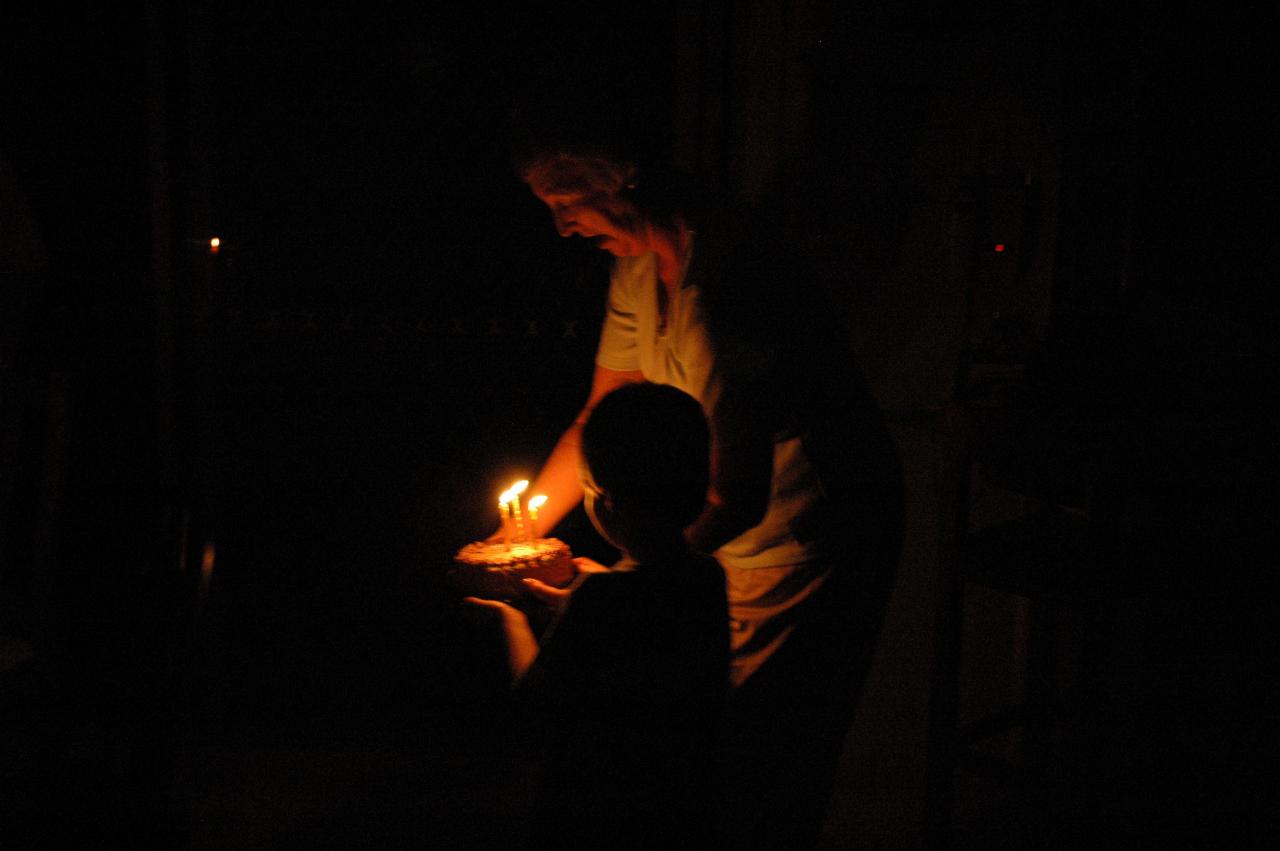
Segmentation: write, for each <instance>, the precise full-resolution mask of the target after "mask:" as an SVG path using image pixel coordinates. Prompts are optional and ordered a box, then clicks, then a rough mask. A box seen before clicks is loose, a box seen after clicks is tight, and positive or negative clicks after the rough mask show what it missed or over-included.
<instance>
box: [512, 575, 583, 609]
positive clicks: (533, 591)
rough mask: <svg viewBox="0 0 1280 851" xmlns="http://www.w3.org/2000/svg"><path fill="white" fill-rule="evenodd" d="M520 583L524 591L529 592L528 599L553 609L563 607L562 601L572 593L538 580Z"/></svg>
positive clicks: (524, 580) (526, 580)
mask: <svg viewBox="0 0 1280 851" xmlns="http://www.w3.org/2000/svg"><path fill="white" fill-rule="evenodd" d="M520 583H521V584H522V585H523V586H524V590H525V591H527V592H529V596H530V597H533V598H534V599H535V600H539V601H541V602H543V603H546V604H547V605H548V606H550V607H551V608H553V609H558V608H560V607H561V606H563V605H564V601H565V600H567V599H569V594H571V593H572V592H571V591H570V590H569V589H568V588H557V587H556V586H554V585H548V584H547V583H545V582H543V581H541V580H539V579H521V580H520Z"/></svg>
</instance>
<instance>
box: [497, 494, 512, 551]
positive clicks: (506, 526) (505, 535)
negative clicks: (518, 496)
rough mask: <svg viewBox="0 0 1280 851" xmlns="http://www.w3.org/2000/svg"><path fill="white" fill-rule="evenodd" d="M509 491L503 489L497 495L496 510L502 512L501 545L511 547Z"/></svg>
mask: <svg viewBox="0 0 1280 851" xmlns="http://www.w3.org/2000/svg"><path fill="white" fill-rule="evenodd" d="M511 499H512V497H511V491H503V492H502V495H501V496H499V497H498V510H499V511H500V512H501V513H502V545H503V546H504V547H506V548H507V549H508V550H509V549H511V532H512V530H511V505H510V503H511Z"/></svg>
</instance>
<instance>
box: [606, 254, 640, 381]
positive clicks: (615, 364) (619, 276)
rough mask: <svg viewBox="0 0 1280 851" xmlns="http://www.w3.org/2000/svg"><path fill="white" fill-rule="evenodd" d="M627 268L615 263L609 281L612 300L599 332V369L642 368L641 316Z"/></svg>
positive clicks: (631, 370) (629, 370) (609, 301)
mask: <svg viewBox="0 0 1280 851" xmlns="http://www.w3.org/2000/svg"><path fill="white" fill-rule="evenodd" d="M626 272H627V266H626V264H625V263H624V262H623V261H621V260H619V261H618V262H616V263H614V266H613V273H612V274H611V275H610V278H609V300H608V303H607V304H606V306H605V313H604V325H603V327H602V328H601V329H600V346H599V348H598V349H597V350H596V365H597V366H602V367H604V368H605V369H614V370H617V371H619V372H633V371H635V370H637V369H639V368H640V346H639V342H638V341H637V339H636V333H637V329H638V328H639V316H638V315H637V312H636V304H635V288H634V287H632V286H629V277H630V276H628V275H627V274H626Z"/></svg>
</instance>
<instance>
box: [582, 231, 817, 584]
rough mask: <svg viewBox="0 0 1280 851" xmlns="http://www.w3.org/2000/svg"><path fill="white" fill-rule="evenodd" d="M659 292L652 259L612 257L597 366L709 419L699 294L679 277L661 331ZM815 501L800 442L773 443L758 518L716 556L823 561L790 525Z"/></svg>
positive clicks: (706, 342) (712, 384) (711, 380)
mask: <svg viewBox="0 0 1280 851" xmlns="http://www.w3.org/2000/svg"><path fill="white" fill-rule="evenodd" d="M687 266H688V264H687V263H686V264H685V267H686V268H687ZM660 286H661V283H660V282H659V280H658V266H657V255H655V254H647V255H645V256H643V257H621V258H618V260H617V261H616V262H615V263H614V267H613V273H612V275H611V278H610V282H609V300H608V306H607V308H606V310H605V318H604V326H603V328H602V330H601V333H600V346H599V349H598V351H597V353H596V363H597V364H598V365H599V366H602V367H604V368H605V369H612V370H618V371H622V372H629V371H636V370H639V371H640V372H641V373H643V374H644V377H645V379H647V380H648V381H652V382H654V383H656V384H670V385H672V386H674V387H677V388H679V389H681V390H683V391H684V392H686V393H688V394H689V395H690V396H693V397H694V398H695V399H697V400H698V402H699V403H701V405H702V408H703V411H705V412H706V413H707V416H708V418H709V419H710V417H711V414H712V412H713V411H714V409H715V405H716V401H717V399H718V398H719V390H720V372H719V370H717V368H716V356H715V351H714V349H713V348H712V345H711V341H710V339H709V337H708V335H707V329H706V323H705V321H704V319H703V315H702V307H701V290H700V288H699V287H698V286H697V285H695V284H690V283H688V282H686V281H684V280H683V279H682V280H681V281H680V284H679V285H678V286H677V287H676V290H675V295H674V297H673V298H672V299H671V303H670V304H669V305H667V318H666V323H665V325H664V324H663V322H662V320H661V316H660V313H659V305H658V289H659V287H660ZM821 499H822V488H821V485H820V484H819V482H818V477H817V474H816V472H815V471H814V469H813V466H812V465H811V464H810V463H809V459H808V458H807V457H806V456H805V453H804V448H803V446H802V445H801V441H800V438H799V437H779V438H777V439H775V441H774V445H773V476H772V482H771V485H770V493H769V505H768V508H767V510H766V512H765V515H764V518H763V519H762V520H761V522H760V523H759V524H758V525H757V526H755V527H753V528H751V529H748V530H747V531H746V532H743V533H742V534H741V535H739V536H738V537H737V538H734V539H733V540H732V541H729V542H728V543H726V544H725V545H724V546H722V547H721V548H720V549H719V550H717V551H716V553H715V556H716V558H717V559H718V560H719V561H720V563H721V564H723V565H724V566H726V567H736V568H752V567H776V566H779V565H787V564H799V563H801V562H805V561H810V560H812V559H815V558H818V557H820V556H821V555H825V553H823V552H821V551H819V548H818V543H817V542H813V543H809V544H802V543H801V542H800V541H797V540H796V538H795V536H794V535H793V534H792V532H791V530H792V528H793V527H794V524H795V521H796V520H797V519H798V518H800V517H801V516H802V515H803V514H804V513H805V512H806V511H808V510H809V509H811V508H812V507H813V506H814V505H816V504H817V503H818V502H819V501H820V500H821Z"/></svg>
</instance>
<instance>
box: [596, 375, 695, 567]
mask: <svg viewBox="0 0 1280 851" xmlns="http://www.w3.org/2000/svg"><path fill="white" fill-rule="evenodd" d="M709 452H710V437H709V433H708V429H707V420H706V417H705V416H704V415H703V413H702V407H701V406H700V405H699V404H698V402H697V401H696V400H695V399H694V398H693V397H692V396H690V395H688V394H687V393H684V392H682V391H680V390H677V389H676V388H674V387H670V386H667V385H662V384H650V383H639V384H628V385H626V386H624V387H621V388H619V389H617V390H615V391H613V392H612V393H610V394H609V395H607V396H605V397H604V398H603V399H601V400H600V402H599V404H597V405H596V407H595V409H594V410H593V411H592V412H591V416H590V418H589V419H588V420H587V423H586V425H585V426H583V429H582V459H583V467H584V469H583V489H584V491H585V492H586V507H587V512H588V514H590V515H591V519H592V522H594V523H595V525H596V528H597V529H599V530H600V534H602V535H604V536H605V537H606V538H608V539H609V540H610V541H611V542H612V543H613V544H614V545H615V546H617V547H619V548H621V549H623V550H627V551H631V550H633V549H635V545H636V544H637V543H643V542H645V541H647V540H648V539H650V538H654V537H657V538H670V537H672V536H675V535H678V534H679V533H680V532H681V531H682V530H683V529H684V528H685V527H686V526H688V525H689V524H690V523H692V522H693V521H694V520H695V519H697V517H698V515H699V514H701V513H702V508H703V505H704V503H705V501H706V496H707V481H708V463H709Z"/></svg>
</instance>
